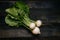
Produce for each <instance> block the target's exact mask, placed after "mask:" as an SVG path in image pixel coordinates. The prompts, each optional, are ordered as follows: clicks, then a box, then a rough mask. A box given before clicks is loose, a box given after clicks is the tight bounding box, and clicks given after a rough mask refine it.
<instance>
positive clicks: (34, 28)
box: [5, 2, 42, 34]
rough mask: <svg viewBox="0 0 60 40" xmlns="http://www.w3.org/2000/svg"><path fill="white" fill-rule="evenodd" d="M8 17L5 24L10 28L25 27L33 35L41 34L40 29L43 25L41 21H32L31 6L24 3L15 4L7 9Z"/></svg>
mask: <svg viewBox="0 0 60 40" xmlns="http://www.w3.org/2000/svg"><path fill="white" fill-rule="evenodd" d="M6 12H7V15H6V17H5V22H6V24H8V25H9V26H16V27H19V26H20V25H23V26H24V27H26V28H27V29H29V30H30V31H31V32H32V33H33V34H40V33H41V32H40V29H39V27H40V26H41V25H42V21H41V20H37V21H35V20H32V19H30V18H29V13H30V11H29V6H28V5H26V4H25V3H23V2H15V4H14V5H13V6H12V7H10V8H7V9H6Z"/></svg>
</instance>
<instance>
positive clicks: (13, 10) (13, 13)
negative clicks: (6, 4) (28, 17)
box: [6, 7, 18, 17]
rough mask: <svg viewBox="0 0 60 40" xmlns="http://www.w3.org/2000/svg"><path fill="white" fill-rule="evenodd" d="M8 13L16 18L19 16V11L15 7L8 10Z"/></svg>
mask: <svg viewBox="0 0 60 40" xmlns="http://www.w3.org/2000/svg"><path fill="white" fill-rule="evenodd" d="M6 12H8V13H9V14H11V15H12V16H14V17H17V16H18V13H17V9H16V8H15V7H12V8H8V9H6Z"/></svg>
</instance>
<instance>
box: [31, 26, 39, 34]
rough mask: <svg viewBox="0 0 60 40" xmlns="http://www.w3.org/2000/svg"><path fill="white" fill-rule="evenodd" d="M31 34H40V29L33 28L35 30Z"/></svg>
mask: <svg viewBox="0 0 60 40" xmlns="http://www.w3.org/2000/svg"><path fill="white" fill-rule="evenodd" d="M32 33H33V34H40V29H39V28H38V27H35V29H33V30H32Z"/></svg>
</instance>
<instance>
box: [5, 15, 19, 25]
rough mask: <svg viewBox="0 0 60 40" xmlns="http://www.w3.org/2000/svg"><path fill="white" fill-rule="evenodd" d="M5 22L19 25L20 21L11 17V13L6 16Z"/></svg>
mask: <svg viewBox="0 0 60 40" xmlns="http://www.w3.org/2000/svg"><path fill="white" fill-rule="evenodd" d="M5 22H6V23H7V24H8V25H10V26H18V22H17V21H14V20H12V19H10V18H9V15H7V16H6V17H5Z"/></svg>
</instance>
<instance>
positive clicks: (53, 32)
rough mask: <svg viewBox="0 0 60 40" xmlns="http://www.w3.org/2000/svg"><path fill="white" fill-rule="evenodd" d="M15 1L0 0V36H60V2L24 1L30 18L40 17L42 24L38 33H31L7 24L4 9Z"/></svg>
mask: <svg viewBox="0 0 60 40" xmlns="http://www.w3.org/2000/svg"><path fill="white" fill-rule="evenodd" d="M14 2H15V1H0V38H10V37H52V36H57V37H60V2H59V1H26V2H25V3H27V4H28V5H29V6H30V18H31V19H33V20H37V19H40V20H42V22H43V24H44V25H42V26H41V27H40V29H41V34H40V35H32V33H31V32H30V31H29V30H28V29H26V28H24V27H22V26H20V27H18V28H17V27H10V26H8V25H7V24H6V23H5V21H4V18H5V16H6V12H5V9H6V8H8V7H10V6H11V5H12V4H13V3H14Z"/></svg>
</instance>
